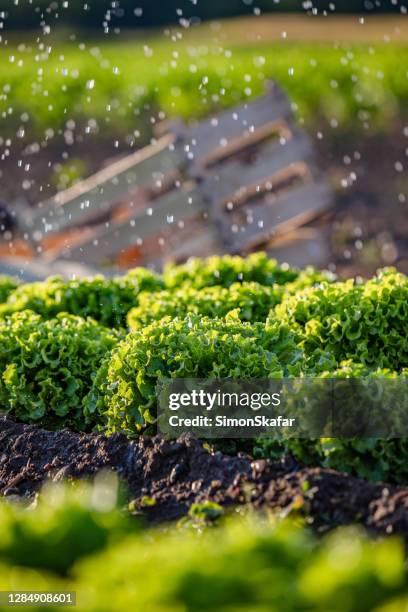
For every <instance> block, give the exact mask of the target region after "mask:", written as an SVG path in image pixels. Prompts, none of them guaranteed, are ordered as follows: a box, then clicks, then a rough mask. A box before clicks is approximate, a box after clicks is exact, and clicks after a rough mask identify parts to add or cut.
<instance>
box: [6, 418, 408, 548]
mask: <svg viewBox="0 0 408 612" xmlns="http://www.w3.org/2000/svg"><path fill="white" fill-rule="evenodd" d="M103 468H105V469H113V470H115V471H116V472H117V473H118V475H119V476H120V478H121V479H122V480H123V481H124V483H125V484H126V486H127V489H128V491H129V496H130V499H131V500H134V506H135V507H136V508H139V509H140V510H141V512H142V513H143V514H144V515H145V516H146V518H147V519H148V520H149V521H151V522H154V523H157V522H163V521H170V520H174V519H178V518H180V517H182V516H184V515H185V514H186V513H187V512H188V509H189V507H190V505H191V504H192V503H193V502H203V501H206V500H212V501H215V502H218V503H220V504H222V505H224V506H234V505H241V504H246V503H250V504H251V505H252V506H253V507H255V508H257V509H265V508H267V509H271V510H274V511H276V512H278V513H279V514H281V515H282V514H283V515H286V514H289V513H300V514H302V515H304V516H305V517H306V519H307V521H308V522H310V523H311V524H313V525H314V526H315V527H316V528H318V529H327V528H331V527H333V526H336V525H344V524H349V523H355V522H359V523H362V524H364V525H365V526H366V527H368V528H369V529H370V530H372V531H374V532H378V533H387V534H390V533H401V534H403V535H404V536H405V537H407V538H408V489H402V488H398V487H396V486H388V485H387V486H385V485H384V484H378V483H372V482H366V481H364V480H361V479H358V478H354V477H352V476H349V475H346V474H342V473H340V472H336V471H333V470H327V469H322V468H313V469H310V468H299V467H298V466H297V465H296V464H295V463H294V462H293V461H291V460H290V458H285V459H284V460H282V462H280V463H272V462H267V461H264V460H256V461H254V460H253V459H252V458H251V457H249V456H247V455H238V456H229V455H224V454H222V453H221V452H219V451H218V452H215V453H211V452H209V451H208V450H207V449H206V448H205V447H204V446H203V445H202V444H201V443H200V442H199V441H197V440H195V439H193V438H191V437H182V438H180V439H179V440H177V441H174V442H169V441H166V440H164V439H163V438H160V437H159V436H157V437H154V438H146V437H141V438H139V439H138V440H134V441H130V440H128V439H127V438H126V437H125V436H123V435H118V434H116V435H113V436H111V437H109V438H107V437H105V436H102V435H96V434H77V433H73V432H71V431H68V430H64V431H61V432H49V431H46V430H44V429H40V428H38V427H35V426H31V425H23V424H20V423H15V422H13V421H11V420H9V419H7V418H6V417H0V493H2V494H3V495H5V496H13V495H16V496H26V497H29V496H31V495H33V494H34V493H35V492H36V491H37V490H38V489H39V488H40V486H41V484H42V483H43V482H44V481H45V480H47V479H48V480H53V481H60V480H63V479H73V478H86V477H90V476H92V475H93V474H95V473H96V472H97V471H98V470H101V469H103ZM146 497H148V498H151V499H153V500H154V502H155V503H154V505H147V506H146V507H144V506H145V503H144V498H146Z"/></svg>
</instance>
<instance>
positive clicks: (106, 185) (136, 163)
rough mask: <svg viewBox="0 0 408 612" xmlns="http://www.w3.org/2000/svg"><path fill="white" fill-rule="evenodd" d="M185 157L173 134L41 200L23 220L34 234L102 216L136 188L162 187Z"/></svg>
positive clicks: (26, 227)
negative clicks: (50, 197)
mask: <svg viewBox="0 0 408 612" xmlns="http://www.w3.org/2000/svg"><path fill="white" fill-rule="evenodd" d="M184 160H185V155H184V152H183V149H182V147H180V146H178V145H177V144H176V145H175V144H174V143H173V137H172V136H171V135H170V136H165V137H164V138H163V139H161V140H160V141H158V142H157V143H156V144H155V145H152V146H150V147H146V148H145V149H142V150H141V151H137V152H135V153H134V154H132V155H129V156H126V157H124V158H123V159H121V160H119V161H118V162H116V163H114V164H111V165H110V166H108V167H107V168H105V169H103V170H101V171H100V172H97V173H96V174H94V175H93V176H90V177H89V178H88V179H86V180H84V181H81V182H80V183H78V184H77V185H74V186H73V187H72V188H70V189H68V190H66V191H63V192H61V193H59V194H57V195H56V196H55V197H54V198H52V199H51V200H48V201H46V202H43V203H40V204H39V205H38V207H37V208H35V209H33V211H32V214H31V216H30V215H29V214H27V213H26V214H24V215H22V217H23V218H21V219H20V220H21V222H22V224H23V226H24V228H25V230H26V231H27V232H29V233H30V234H32V235H34V234H35V233H36V232H37V233H38V232H39V233H40V234H42V235H44V234H49V233H55V232H59V231H61V230H63V229H65V228H68V227H72V226H75V225H79V224H83V223H87V222H90V221H92V220H94V219H95V218H98V217H102V216H103V215H104V213H106V212H107V211H109V210H110V209H111V206H112V204H114V203H116V202H118V201H120V200H121V199H122V198H124V197H126V196H128V195H129V194H131V193H132V192H135V191H136V190H141V189H146V188H154V187H157V188H160V186H161V185H162V184H163V183H164V181H165V177H166V176H168V175H172V174H173V173H175V172H177V171H178V170H179V168H180V166H181V165H182V164H183V161H184ZM34 237H35V236H34ZM38 238H39V239H40V236H38Z"/></svg>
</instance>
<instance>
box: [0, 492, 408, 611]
mask: <svg viewBox="0 0 408 612" xmlns="http://www.w3.org/2000/svg"><path fill="white" fill-rule="evenodd" d="M42 496H43V498H42V499H41V497H40V500H39V502H38V504H37V506H36V507H32V508H29V509H22V508H19V507H17V506H15V505H14V504H10V503H9V504H7V503H6V502H0V516H1V517H2V521H1V524H0V532H1V534H2V538H1V541H0V570H1V571H0V589H1V590H2V591H7V590H24V591H26V590H48V591H54V592H61V591H75V592H76V597H77V606H76V609H77V610H79V611H80V612H82V611H85V610H86V612H93V611H95V612H119V611H120V612H123V611H124V610H148V611H149V612H175V611H180V612H181V611H189V612H207V611H208V612H210V611H211V612H212V611H213V610H217V612H218V611H219V612H230V611H231V610H234V611H239V610H242V611H245V612H247V611H249V610H250V611H251V612H266V611H268V612H273V611H276V612H295V611H297V612H300V611H304V612H306V611H308V612H328V610H330V612H369V611H372V610H374V609H375V610H376V611H378V612H380V611H383V612H386V611H388V612H390V611H396V610H398V611H399V612H400V611H401V610H404V609H406V608H405V606H406V603H407V600H408V574H407V568H406V564H405V559H404V546H403V543H402V542H401V541H400V540H399V539H398V538H395V537H393V538H388V539H387V540H376V541H375V540H370V539H368V538H367V536H366V535H365V534H364V533H363V532H362V531H361V530H358V529H356V528H342V529H339V530H337V531H334V532H333V533H331V534H329V535H326V536H324V537H323V538H322V539H317V537H316V536H315V535H313V534H312V533H311V532H310V531H308V530H306V529H304V528H302V527H301V526H299V525H295V524H294V523H293V522H291V521H289V520H285V521H283V522H274V521H271V520H266V519H265V517H263V516H259V515H252V514H248V515H246V516H239V515H237V516H235V517H229V518H227V519H221V520H220V519H219V520H218V521H217V522H215V524H214V522H213V520H208V519H209V518H211V519H214V518H215V517H216V516H219V514H220V512H221V509H220V508H219V507H217V505H216V504H209V503H207V504H201V505H200V506H196V507H195V508H194V509H192V512H191V515H192V516H194V517H195V519H196V520H198V519H199V520H200V522H199V523H197V524H199V525H200V528H197V527H196V528H188V527H187V526H186V525H183V526H181V527H177V526H176V527H174V526H173V527H167V528H166V529H160V530H158V529H148V530H146V531H143V532H138V528H137V526H135V525H133V526H132V524H131V523H130V522H129V519H128V518H127V517H125V516H121V514H120V511H119V510H118V509H117V508H115V506H114V503H113V504H112V502H113V500H114V497H112V496H109V490H107V489H106V488H105V489H104V490H103V491H98V490H96V491H95V488H94V489H93V490H92V489H89V488H87V487H84V486H82V487H80V488H78V489H72V490H68V489H63V488H60V487H59V488H57V489H54V488H51V489H49V490H48V491H47V492H46V493H44V494H42ZM107 499H108V504H107V503H106V501H107ZM204 515H205V519H204ZM27 609H28V610H34V609H36V610H38V609H40V610H42V609H44V610H46V609H48V610H57V609H59V608H58V607H57V606H52V605H51V606H50V607H47V608H45V607H44V608H41V607H40V608H38V607H37V608H34V607H33V606H31V607H30V606H28V607H27Z"/></svg>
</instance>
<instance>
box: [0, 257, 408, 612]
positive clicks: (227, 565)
mask: <svg viewBox="0 0 408 612" xmlns="http://www.w3.org/2000/svg"><path fill="white" fill-rule="evenodd" d="M0 302H1V303H0V405H1V406H2V412H3V416H1V417H0V495H1V497H2V499H0V595H1V591H4V590H19V589H20V590H25V591H26V590H30V589H31V590H34V591H36V590H48V591H53V592H59V591H61V590H62V591H70V590H71V591H76V592H77V596H78V602H79V603H78V610H87V612H88V611H89V610H91V611H92V610H95V611H96V610H97V611H98V612H103V611H105V610H106V612H113V611H116V610H117V611H119V610H120V611H122V610H128V609H129V610H130V609H146V610H149V612H150V611H152V612H173V611H178V610H180V611H181V610H185V611H187V610H188V611H190V610H191V611H195V610H197V611H204V610H214V609H216V610H220V611H223V610H224V611H225V612H229V611H230V610H232V609H234V610H240V609H242V610H249V609H251V610H254V611H255V610H257V611H258V610H259V611H260V612H261V611H264V610H266V609H267V610H279V612H280V611H282V610H287V611H288V612H292V611H294V610H297V611H298V610H309V611H310V610H319V611H321V612H323V611H324V612H327V610H329V609H330V610H333V611H334V610H339V612H340V610H341V612H348V611H350V612H362V611H363V610H367V611H368V610H372V609H374V608H375V609H376V610H377V609H378V610H379V609H382V608H379V607H378V606H379V605H380V604H381V605H382V604H384V605H387V607H386V608H384V610H386V611H387V612H393V611H394V610H398V611H399V610H401V609H404V607H403V606H404V605H405V604H406V597H407V596H408V572H407V570H406V566H405V565H404V551H403V539H404V540H405V541H406V540H407V537H408V442H407V440H406V439H404V438H394V439H389V440H388V439H379V438H377V439H372V438H361V439H357V438H356V439H342V438H323V439H312V440H307V439H299V440H296V439H293V438H292V439H290V438H288V439H282V440H272V439H265V438H264V439H256V440H235V441H234V442H232V441H231V440H229V441H228V440H219V441H217V443H216V444H212V443H211V442H210V441H199V440H197V439H194V438H193V437H191V436H188V435H184V436H182V437H180V438H179V439H178V440H176V441H169V440H166V439H164V438H163V437H160V436H157V435H156V418H157V407H156V402H157V399H156V385H157V383H158V382H160V380H162V379H164V378H169V377H170V378H198V379H200V378H209V379H214V378H215V379H217V378H231V379H234V378H235V379H248V378H250V379H268V378H269V379H273V378H282V377H294V378H310V377H311V378H315V377H324V378H329V379H332V378H336V379H339V378H340V379H342V378H365V379H366V378H370V379H372V380H371V382H375V383H377V382H378V381H380V382H381V383H382V381H384V380H387V381H390V380H391V381H392V380H398V381H400V382H404V381H405V379H406V376H407V368H408V339H407V333H406V332H407V322H408V279H407V277H406V276H405V275H404V274H402V273H400V272H397V271H396V270H394V269H384V270H382V271H380V272H378V273H377V275H376V276H375V277H374V278H372V279H371V280H367V281H362V280H359V281H353V280H349V281H339V280H337V279H336V278H335V276H334V275H333V274H330V273H328V272H319V271H316V270H313V269H306V270H303V271H299V270H295V269H292V268H290V267H288V266H279V265H278V264H277V263H276V262H275V261H273V260H269V259H268V258H267V257H266V255H264V254H262V253H258V254H253V255H250V256H249V257H247V258H240V257H231V256H224V257H221V258H220V257H212V258H209V259H208V260H204V261H202V260H190V261H189V262H188V263H187V264H185V265H181V266H169V267H168V268H166V269H165V271H164V272H163V274H162V275H158V274H154V273H153V272H150V271H148V270H144V269H135V270H132V271H130V272H128V273H127V274H126V275H125V276H122V277H118V278H114V279H105V278H104V277H102V276H100V277H97V278H94V279H89V280H81V281H78V280H72V281H62V280H60V279H55V278H54V279H48V280H47V281H45V282H42V283H35V284H26V285H18V282H15V281H13V280H11V279H8V278H3V279H0ZM349 399H350V398H349ZM351 399H353V398H351ZM113 474H115V475H117V476H113ZM117 477H118V479H119V482H120V483H122V484H121V486H119V489H118V491H116V490H115V486H117V485H114V484H113V480H115V479H116V478H117ZM84 480H85V481H87V482H86V483H82V484H81V483H78V481H84ZM50 483H52V486H49V485H50ZM43 485H46V486H45V488H44V489H43ZM37 494H38V495H37ZM270 517H274V518H273V520H270ZM283 519H286V520H283ZM356 523H358V524H360V528H361V529H362V528H363V527H364V528H365V530H366V531H367V532H369V533H370V534H375V535H376V536H377V537H378V536H384V535H385V536H387V539H386V540H385V541H383V540H382V539H380V541H377V539H374V540H373V539H369V538H368V536H367V533H363V532H361V531H355V530H354V528H350V529H353V530H352V531H347V528H345V527H344V526H346V525H351V524H356ZM299 524H301V525H302V527H299ZM157 525H159V526H158V527H157ZM294 525H296V526H294ZM304 525H309V526H311V527H312V528H313V529H312V530H307V529H304ZM339 526H342V527H341V529H340V532H339V533H337V532H336V533H332V532H333V529H334V528H336V527H339ZM344 529H346V531H344ZM312 531H313V532H314V533H312ZM325 532H330V533H328V534H326V533H325ZM391 535H397V536H398V535H399V536H402V538H401V537H400V538H397V539H393V538H389V537H388V536H391ZM174 550H177V552H178V554H177V556H174V554H173V552H172V551H174ZM248 567H250V568H251V570H252V571H251V572H249V571H248ZM277 576H280V577H281V579H279V580H277V579H276V577H277ZM322 584H323V585H324V588H322ZM363 601H364V605H363V604H362V602H363ZM0 606H1V601H0ZM390 606H391V607H390ZM54 608H55V609H56V607H54ZM54 608H53V609H54ZM37 609H38V608H37ZM48 609H50V608H48Z"/></svg>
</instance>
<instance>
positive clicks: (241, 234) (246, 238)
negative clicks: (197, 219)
mask: <svg viewBox="0 0 408 612" xmlns="http://www.w3.org/2000/svg"><path fill="white" fill-rule="evenodd" d="M330 202H331V193H330V190H329V188H328V187H327V185H326V184H324V183H320V184H313V183H312V184H306V185H304V186H302V187H300V188H297V189H294V190H290V191H288V192H285V193H282V194H280V195H278V196H277V197H276V199H275V200H274V201H272V202H268V201H266V202H264V203H263V204H258V205H254V206H252V207H248V211H249V212H248V214H247V215H246V219H245V222H244V223H242V224H241V225H238V224H237V223H236V222H235V221H234V220H233V218H232V219H231V225H230V226H229V230H230V231H229V235H226V229H227V226H225V227H224V237H225V238H226V239H227V240H229V245H230V248H231V249H232V250H233V251H234V252H238V251H243V250H246V249H248V248H252V247H253V246H256V245H257V244H260V243H262V242H265V241H266V240H268V239H270V238H271V237H272V236H273V234H274V233H278V232H282V231H289V230H290V229H294V228H296V227H298V226H300V225H303V224H304V223H306V222H307V221H310V220H311V219H313V218H314V217H316V216H317V215H318V214H320V213H322V212H323V211H324V210H326V209H327V208H328V207H329V206H330Z"/></svg>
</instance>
